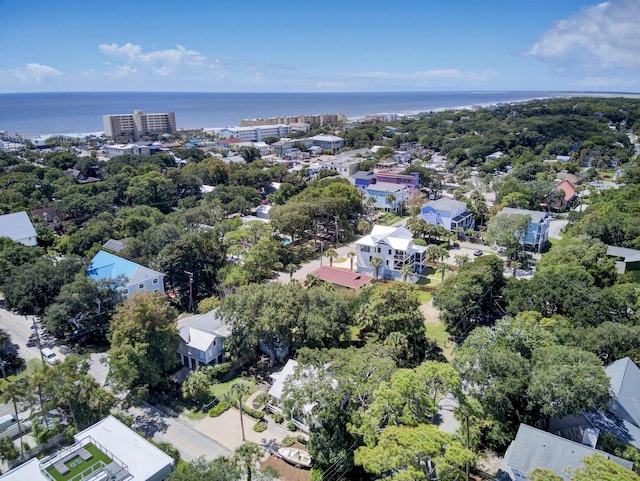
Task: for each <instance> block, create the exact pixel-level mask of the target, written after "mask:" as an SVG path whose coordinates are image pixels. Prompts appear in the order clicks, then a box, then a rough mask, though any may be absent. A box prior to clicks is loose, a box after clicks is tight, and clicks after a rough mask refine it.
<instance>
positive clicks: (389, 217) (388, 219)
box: [376, 212, 404, 225]
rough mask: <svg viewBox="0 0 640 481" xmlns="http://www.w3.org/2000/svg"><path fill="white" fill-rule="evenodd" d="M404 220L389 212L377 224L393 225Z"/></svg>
mask: <svg viewBox="0 0 640 481" xmlns="http://www.w3.org/2000/svg"><path fill="white" fill-rule="evenodd" d="M402 219H404V217H402V216H400V215H397V214H394V213H392V212H387V213H386V214H385V215H384V216H382V217H381V218H380V219H379V220H378V221H376V224H380V225H391V224H395V223H396V222H398V221H401V220H402Z"/></svg>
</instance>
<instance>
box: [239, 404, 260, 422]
mask: <svg viewBox="0 0 640 481" xmlns="http://www.w3.org/2000/svg"><path fill="white" fill-rule="evenodd" d="M242 411H244V413H245V414H246V415H247V416H251V417H252V418H253V419H255V420H256V421H262V420H263V419H264V412H263V411H260V410H258V409H252V408H250V407H249V406H242Z"/></svg>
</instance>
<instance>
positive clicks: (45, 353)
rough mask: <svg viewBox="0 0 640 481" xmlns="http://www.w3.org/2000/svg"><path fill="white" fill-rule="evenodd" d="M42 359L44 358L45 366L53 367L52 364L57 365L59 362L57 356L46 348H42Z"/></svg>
mask: <svg viewBox="0 0 640 481" xmlns="http://www.w3.org/2000/svg"><path fill="white" fill-rule="evenodd" d="M42 357H44V361H45V362H46V363H47V364H50V365H52V366H53V365H54V364H58V363H59V362H60V359H59V358H58V356H57V355H56V353H55V352H53V351H52V350H51V349H49V348H48V347H43V348H42Z"/></svg>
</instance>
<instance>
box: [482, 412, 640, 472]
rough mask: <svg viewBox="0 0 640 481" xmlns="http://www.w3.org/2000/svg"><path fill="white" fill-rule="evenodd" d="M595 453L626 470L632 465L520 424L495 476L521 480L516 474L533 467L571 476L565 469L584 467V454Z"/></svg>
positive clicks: (528, 470) (582, 445)
mask: <svg viewBox="0 0 640 481" xmlns="http://www.w3.org/2000/svg"><path fill="white" fill-rule="evenodd" d="M596 453H597V454H600V455H602V456H604V457H605V458H606V459H610V460H611V461H615V462H616V463H618V464H619V465H621V466H623V467H625V468H627V469H632V467H633V463H631V462H630V461H626V460H624V459H621V458H618V457H616V456H612V455H611V454H609V453H605V452H604V451H600V450H598V449H593V448H591V447H589V446H585V445H584V444H579V443H576V442H574V441H570V440H568V439H565V438H561V437H560V436H556V435H555V434H551V433H547V432H545V431H541V430H540V429H536V428H534V427H531V426H528V425H526V424H521V425H520V427H519V428H518V434H517V435H516V438H515V439H514V440H513V442H512V443H511V444H510V445H509V448H508V449H507V452H506V453H505V456H504V461H503V462H502V466H500V470H499V471H498V474H497V475H496V477H495V479H496V480H499V481H503V480H504V481H508V480H514V479H522V478H521V477H517V476H518V475H517V474H516V473H517V472H519V473H521V474H522V475H525V476H526V474H527V473H529V472H530V471H531V470H533V469H534V468H546V469H549V470H551V471H553V472H554V473H556V474H559V475H560V476H563V477H564V478H565V479H569V477H570V474H569V473H567V472H566V471H565V469H567V468H569V469H575V468H578V467H580V466H582V460H583V459H584V458H585V457H587V456H591V455H593V454H596Z"/></svg>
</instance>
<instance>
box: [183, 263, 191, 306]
mask: <svg viewBox="0 0 640 481" xmlns="http://www.w3.org/2000/svg"><path fill="white" fill-rule="evenodd" d="M184 273H185V274H188V275H189V308H188V309H187V310H188V311H189V312H193V272H189V271H184Z"/></svg>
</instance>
